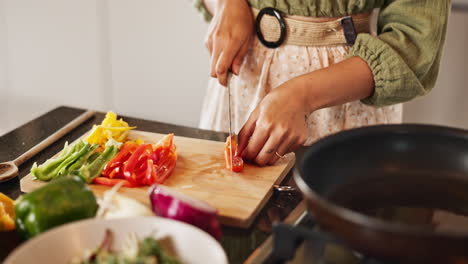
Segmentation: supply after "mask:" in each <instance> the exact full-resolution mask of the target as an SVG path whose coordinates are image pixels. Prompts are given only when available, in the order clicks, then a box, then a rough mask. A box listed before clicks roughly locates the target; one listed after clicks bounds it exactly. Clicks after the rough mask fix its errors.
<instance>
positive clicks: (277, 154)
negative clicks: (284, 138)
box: [275, 151, 285, 159]
mask: <svg viewBox="0 0 468 264" xmlns="http://www.w3.org/2000/svg"><path fill="white" fill-rule="evenodd" d="M275 154H276V156H277V157H278V158H280V159H282V158H284V157H285V156H284V155H281V154H279V153H278V151H276V152H275Z"/></svg>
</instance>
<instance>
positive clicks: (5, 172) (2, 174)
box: [0, 110, 96, 182]
mask: <svg viewBox="0 0 468 264" xmlns="http://www.w3.org/2000/svg"><path fill="white" fill-rule="evenodd" d="M95 113H96V112H95V111H92V110H88V111H86V112H84V113H83V114H81V115H80V116H78V117H77V118H75V119H73V120H72V121H70V123H68V124H66V125H65V126H64V127H62V128H61V129H59V130H57V132H55V133H54V134H52V135H50V136H48V137H47V138H46V139H44V140H43V141H41V142H40V143H39V144H37V145H36V146H34V147H32V148H31V149H30V150H28V151H26V152H25V153H23V154H22V155H21V156H19V157H18V158H16V159H15V160H12V161H7V162H2V163H0V182H4V181H8V180H11V179H13V178H14V177H16V176H17V175H18V166H20V165H21V164H23V163H24V162H25V161H27V160H28V159H30V158H31V157H33V156H34V155H36V154H37V153H39V152H40V151H42V150H43V149H45V148H46V147H48V146H49V145H50V144H52V143H54V142H55V141H57V140H58V139H59V138H61V137H63V136H64V135H66V134H67V133H68V132H70V131H72V130H73V129H75V128H76V127H77V126H79V125H81V124H82V123H83V122H84V121H86V120H88V119H89V118H91V117H92V116H94V114H95Z"/></svg>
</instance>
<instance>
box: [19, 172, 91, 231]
mask: <svg viewBox="0 0 468 264" xmlns="http://www.w3.org/2000/svg"><path fill="white" fill-rule="evenodd" d="M97 209H98V204H97V202H96V198H95V196H94V194H93V193H92V192H91V190H90V189H89V188H88V187H87V186H86V184H85V183H84V182H83V181H82V180H81V179H80V178H79V177H77V176H64V177H60V178H57V179H55V180H53V181H51V182H50V183H48V184H47V185H45V186H43V187H41V188H39V189H37V190H35V191H33V192H31V193H28V194H25V195H23V196H21V197H20V198H18V200H17V201H16V202H15V212H16V229H17V231H18V232H19V233H20V235H22V236H23V237H24V238H30V237H33V236H35V235H37V234H39V233H42V232H44V231H46V230H48V229H51V228H53V227H56V226H59V225H62V224H65V223H68V222H72V221H75V220H80V219H84V218H91V217H94V216H95V215H96V212H97Z"/></svg>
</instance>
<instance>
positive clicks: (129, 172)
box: [123, 144, 153, 185]
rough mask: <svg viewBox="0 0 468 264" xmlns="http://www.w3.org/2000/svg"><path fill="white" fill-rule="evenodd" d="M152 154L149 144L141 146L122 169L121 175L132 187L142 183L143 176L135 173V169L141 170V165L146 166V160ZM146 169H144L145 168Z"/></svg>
mask: <svg viewBox="0 0 468 264" xmlns="http://www.w3.org/2000/svg"><path fill="white" fill-rule="evenodd" d="M152 153H153V148H152V147H151V144H141V145H140V146H139V147H138V148H137V149H136V150H135V152H133V154H132V155H131V156H130V158H129V159H128V161H127V164H125V166H124V169H123V175H124V177H125V179H127V180H128V181H129V182H130V183H132V184H134V185H141V184H142V183H143V178H144V175H143V174H140V173H137V172H136V171H137V169H143V168H142V166H143V165H147V162H146V160H147V159H148V158H149V157H150V156H151V154H152ZM145 169H146V168H145Z"/></svg>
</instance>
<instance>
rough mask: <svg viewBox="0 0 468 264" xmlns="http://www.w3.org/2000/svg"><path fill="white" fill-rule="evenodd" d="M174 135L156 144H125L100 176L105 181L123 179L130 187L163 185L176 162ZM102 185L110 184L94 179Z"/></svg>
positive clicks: (112, 182) (165, 137)
mask: <svg viewBox="0 0 468 264" xmlns="http://www.w3.org/2000/svg"><path fill="white" fill-rule="evenodd" d="M173 139H174V134H168V135H166V136H164V137H163V138H162V139H161V140H160V141H159V142H158V143H157V144H154V145H151V144H142V145H138V144H136V143H135V142H127V143H125V144H124V145H123V146H122V148H121V150H120V152H119V153H118V154H117V155H116V156H115V157H114V158H113V159H112V160H111V161H110V162H109V163H108V164H107V166H106V167H105V169H104V170H103V172H102V176H104V178H105V177H108V178H106V179H108V180H116V181H115V182H119V181H120V180H125V184H129V185H131V186H133V187H137V186H142V185H152V184H154V183H163V182H164V181H165V180H166V179H167V178H168V177H169V176H170V175H171V173H172V171H173V170H174V168H175V166H176V162H177V153H176V146H175V145H174V140H173ZM97 181H98V182H101V183H102V184H104V185H108V184H115V183H114V181H111V182H109V181H106V180H104V179H99V180H97Z"/></svg>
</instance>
